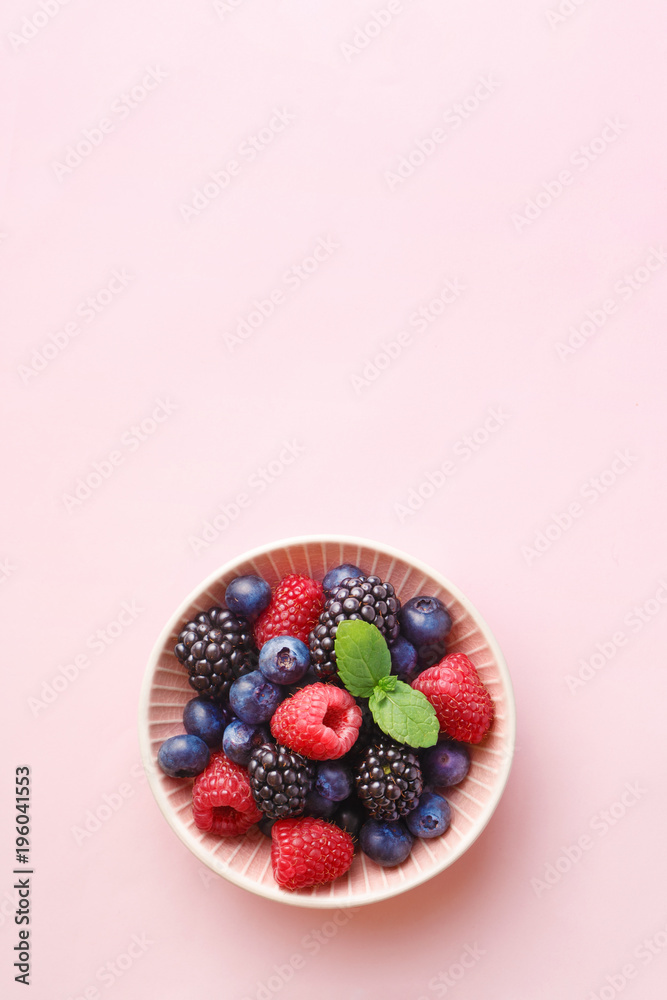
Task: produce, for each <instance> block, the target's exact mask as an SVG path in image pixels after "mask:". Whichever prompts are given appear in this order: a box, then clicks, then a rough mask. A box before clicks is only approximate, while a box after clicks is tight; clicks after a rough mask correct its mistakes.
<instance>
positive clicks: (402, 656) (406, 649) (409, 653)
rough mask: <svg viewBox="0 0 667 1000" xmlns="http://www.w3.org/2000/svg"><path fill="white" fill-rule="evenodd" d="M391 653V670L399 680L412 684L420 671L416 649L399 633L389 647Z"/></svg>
mask: <svg viewBox="0 0 667 1000" xmlns="http://www.w3.org/2000/svg"><path fill="white" fill-rule="evenodd" d="M389 652H390V653H391V672H392V673H393V674H396V675H397V676H398V677H399V679H400V680H402V681H405V683H406V684H412V682H413V680H414V679H415V677H417V675H418V674H419V673H420V670H419V667H418V666H417V650H416V649H415V647H414V646H413V645H412V643H411V642H408V640H407V639H404V638H403V636H402V635H399V637H398V639H396V641H395V642H394V643H392V645H391V646H390V647H389Z"/></svg>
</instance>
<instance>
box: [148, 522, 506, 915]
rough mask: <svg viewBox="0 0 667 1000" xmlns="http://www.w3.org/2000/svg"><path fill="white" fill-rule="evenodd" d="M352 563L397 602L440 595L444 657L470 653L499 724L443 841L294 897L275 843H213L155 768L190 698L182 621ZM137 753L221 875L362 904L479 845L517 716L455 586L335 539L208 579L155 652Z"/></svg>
mask: <svg viewBox="0 0 667 1000" xmlns="http://www.w3.org/2000/svg"><path fill="white" fill-rule="evenodd" d="M340 563H353V564H354V565H357V566H360V567H361V568H362V569H363V570H364V571H365V572H366V573H368V574H371V573H374V574H376V575H377V576H380V577H381V578H382V579H383V580H389V581H390V582H391V583H393V585H394V587H395V589H396V593H397V594H398V597H399V598H400V600H401V602H402V603H404V602H405V601H407V600H409V599H410V598H411V597H413V596H414V595H415V594H420V593H424V594H431V595H434V596H435V597H439V598H440V599H441V600H442V601H443V602H444V603H445V605H446V606H447V608H448V609H449V611H450V614H451V616H452V619H453V627H452V631H451V634H450V637H449V639H448V652H463V653H467V654H468V655H469V656H470V658H471V659H472V661H473V663H474V664H475V666H476V668H477V670H478V672H479V675H480V677H481V678H482V680H483V682H484V684H485V685H486V686H487V688H488V689H489V691H490V692H491V695H492V697H493V700H494V702H495V719H494V722H493V725H492V728H491V730H490V732H489V734H488V735H487V736H486V737H485V739H484V741H483V742H482V744H480V745H479V746H475V747H472V748H471V767H470V771H469V773H468V776H467V777H466V778H465V780H464V781H463V782H462V783H461V784H460V785H458V786H456V787H455V788H451V789H448V790H447V793H446V796H447V799H448V800H449V802H450V804H451V806H452V822H451V826H450V827H449V829H448V830H447V831H446V833H444V834H443V835H442V836H441V837H437V838H434V839H431V840H419V839H417V840H415V842H414V846H413V848H412V852H411V854H410V856H409V858H408V859H407V860H406V861H404V862H403V864H401V865H399V866H398V867H396V868H383V867H381V866H379V865H377V864H375V862H373V861H371V860H370V859H369V858H367V857H366V856H365V855H364V854H362V853H361V852H360V851H358V852H357V854H356V855H355V858H354V861H353V863H352V867H351V869H350V871H349V872H348V873H347V875H344V876H343V877H342V878H339V879H337V880H336V881H335V882H332V883H330V884H329V885H324V886H318V887H316V888H314V889H308V890H302V891H299V892H287V891H285V890H283V889H280V888H279V887H278V886H277V885H276V883H275V881H274V879H273V875H272V872H271V841H270V840H269V839H267V838H266V837H264V836H263V835H262V834H261V833H260V832H259V830H258V829H257V827H252V828H251V829H250V831H249V832H248V833H247V834H245V836H242V837H226V838H219V837H214V836H212V835H211V834H207V833H202V831H201V830H198V829H197V827H196V826H195V824H194V822H193V819H192V813H191V798H192V781H189V780H182V779H181V780H179V779H176V778H169V777H167V775H165V774H163V773H162V771H161V770H160V769H159V768H158V767H157V765H156V758H157V752H158V749H159V747H160V744H161V743H162V742H163V741H164V740H165V739H167V737H169V736H174V735H176V734H177V733H182V732H183V724H182V713H183V707H184V706H185V703H186V702H187V701H189V700H190V698H193V697H194V696H195V693H194V691H193V690H192V688H191V687H190V686H189V684H188V679H187V673H186V671H185V670H184V669H183V667H182V666H181V664H180V663H179V662H178V661H177V659H176V657H175V656H174V653H173V648H174V644H175V642H176V637H177V635H178V633H179V631H180V629H181V628H182V626H183V624H184V623H185V622H186V621H188V620H190V619H191V618H192V617H193V616H194V615H195V614H197V613H198V612H199V611H205V610H207V609H208V608H210V607H212V606H213V605H216V604H224V594H225V588H226V586H227V584H228V583H229V582H230V580H232V579H233V578H234V577H235V576H241V575H244V574H248V573H254V574H257V575H258V576H261V577H263V578H264V579H265V580H268V582H269V583H270V584H271V585H273V584H275V583H277V582H278V580H280V579H281V577H283V576H285V575H286V574H287V573H303V574H306V575H308V576H311V577H314V578H315V579H319V580H321V579H322V578H323V576H324V574H325V573H326V571H327V570H328V569H331V568H332V567H333V566H337V565H339V564H340ZM139 735H140V743H141V753H142V759H143V763H144V767H145V769H146V773H147V777H148V781H149V784H150V787H151V790H152V792H153V794H154V796H155V798H156V800H157V803H158V805H159V807H160V809H161V810H162V813H163V815H164V817H165V819H166V820H167V822H168V823H169V825H170V826H171V828H172V830H174V832H175V833H176V834H177V836H178V837H179V838H180V839H181V840H182V841H183V843H184V844H185V846H186V847H187V848H188V849H189V850H190V851H192V853H193V854H194V855H195V856H196V857H197V858H199V860H200V861H202V862H203V863H204V864H205V865H207V866H208V867H209V868H210V869H211V870H212V871H214V872H216V873H217V874H218V875H221V876H222V877H224V878H226V879H228V880H229V881H230V882H234V883H235V884H236V885H239V886H242V887H243V888H244V889H248V890H249V891H250V892H254V893H257V894H258V895H260V896H265V897H267V898H269V899H275V900H278V901H280V902H283V903H290V904H293V905H297V906H309V907H321V908H326V907H341V906H359V905H362V904H366V903H373V902H377V901H378V900H381V899H387V898H389V897H391V896H396V895H398V894H399V893H401V892H405V891H406V890H408V889H411V888H412V887H413V886H416V885H420V884H421V883H422V882H425V881H427V879H430V878H432V877H433V876H434V875H437V874H438V873H439V872H441V871H443V870H444V869H445V868H448V867H449V865H451V864H453V863H454V861H456V859H457V858H460V857H461V855H462V854H463V853H464V851H466V850H467V849H468V848H469V847H470V845H471V844H472V843H473V842H474V841H475V840H476V839H477V837H478V836H479V835H480V833H481V832H482V830H483V829H484V827H485V826H486V824H487V823H488V822H489V819H490V818H491V815H492V813H493V811H494V809H495V808H496V806H497V804H498V801H499V799H500V796H501V795H502V792H503V789H504V787H505V783H506V781H507V777H508V774H509V770H510V765H511V762H512V754H513V750H514V736H515V710H514V698H513V694H512V684H511V681H510V677H509V673H508V671H507V666H506V664H505V660H504V658H503V655H502V653H501V651H500V649H499V647H498V644H497V642H496V640H495V639H494V637H493V635H492V633H491V631H490V629H489V627H488V625H487V624H486V622H485V621H484V619H483V618H482V617H481V615H480V614H479V612H478V611H477V609H476V608H475V607H474V606H473V605H472V604H471V602H470V601H469V600H468V599H467V598H466V597H464V595H463V594H462V593H461V591H460V590H459V589H458V587H456V586H455V585H454V584H453V583H450V581H449V580H447V579H446V578H445V577H443V576H441V574H440V573H439V572H438V571H437V570H435V569H431V568H430V567H429V566H426V565H424V564H423V563H421V562H419V561H418V560H416V559H413V558H411V557H410V556H409V555H406V554H405V553H403V552H398V551H396V550H394V549H391V548H389V547H388V546H386V545H381V544H379V543H376V542H370V541H367V540H364V539H359V538H348V537H343V536H341V537H339V536H331V535H321V536H312V537H307V538H293V539H287V540H284V541H279V542H275V543H274V544H272V545H266V546H263V547H262V548H258V549H255V550H254V551H252V552H248V553H246V554H244V555H242V556H239V558H237V559H234V560H232V561H231V562H229V563H227V564H226V565H224V566H222V567H221V568H220V569H219V570H216V572H215V573H213V574H211V576H209V577H208V578H207V579H206V580H204V581H203V583H201V584H200V586H198V587H197V588H196V589H195V590H194V591H193V592H192V593H191V594H190V595H189V596H188V597H186V598H185V600H184V601H183V602H182V604H181V605H180V606H179V607H178V608H177V609H176V610H175V611H174V613H173V615H172V616H171V617H170V619H169V621H168V622H167V624H166V626H165V628H164V630H163V631H162V634H161V635H160V637H159V639H158V641H157V643H156V645H155V648H154V649H153V652H152V654H151V657H150V660H149V663H148V666H147V668H146V674H145V678H144V683H143V688H142V693H141V703H140V709H139Z"/></svg>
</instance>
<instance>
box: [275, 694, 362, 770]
mask: <svg viewBox="0 0 667 1000" xmlns="http://www.w3.org/2000/svg"><path fill="white" fill-rule="evenodd" d="M360 727H361V709H360V708H359V706H358V705H357V703H356V702H355V700H354V698H353V697H352V695H351V694H350V693H349V691H345V690H344V689H343V688H339V687H335V685H333V684H308V686H307V687H304V688H301V690H300V691H297V692H296V694H293V695H292V697H291V698H287V699H286V700H285V701H283V702H282V704H280V705H278V708H277V709H276V710H275V712H274V713H273V718H272V719H271V732H272V733H273V736H274V737H275V739H277V740H278V742H279V743H282V744H283V745H284V746H286V747H289V749H290V750H294V751H295V752H296V753H301V754H303V755H304V757H310V759H311V760H336V759H337V758H338V757H342V756H343V754H346V753H347V751H348V750H350V749H351V747H352V744H353V743H354V742H355V740H356V738H357V736H358V735H359V729H360Z"/></svg>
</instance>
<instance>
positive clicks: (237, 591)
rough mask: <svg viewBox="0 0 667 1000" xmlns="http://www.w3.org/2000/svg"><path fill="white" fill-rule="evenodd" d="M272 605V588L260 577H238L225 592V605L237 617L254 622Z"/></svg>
mask: <svg viewBox="0 0 667 1000" xmlns="http://www.w3.org/2000/svg"><path fill="white" fill-rule="evenodd" d="M270 603H271V587H270V586H269V584H268V583H267V582H266V580H262V578H261V577H260V576H237V577H236V578H235V579H234V580H232V582H231V583H230V584H228V585H227V590H226V591H225V604H226V605H227V607H228V608H229V610H230V611H233V612H234V614H235V615H243V617H244V618H247V619H248V621H254V620H255V618H257V617H258V616H259V615H260V614H261V613H262V611H264V609H265V608H267V607H268V606H269V604H270Z"/></svg>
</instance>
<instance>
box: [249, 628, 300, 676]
mask: <svg viewBox="0 0 667 1000" xmlns="http://www.w3.org/2000/svg"><path fill="white" fill-rule="evenodd" d="M309 667H310V650H309V649H308V646H306V644H305V642H302V641H301V639H295V638H294V636H292V635H277V636H275V637H274V638H273V639H268V640H267V641H266V642H265V643H264V645H263V646H262V648H261V650H260V651H259V669H260V670H261V671H262V673H263V674H264V676H265V677H266V678H267V679H268V680H270V681H272V682H273V683H274V684H294V683H295V682H296V681H300V680H301V678H302V677H304V676H305V674H306V673H307V671H308V668H309Z"/></svg>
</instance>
